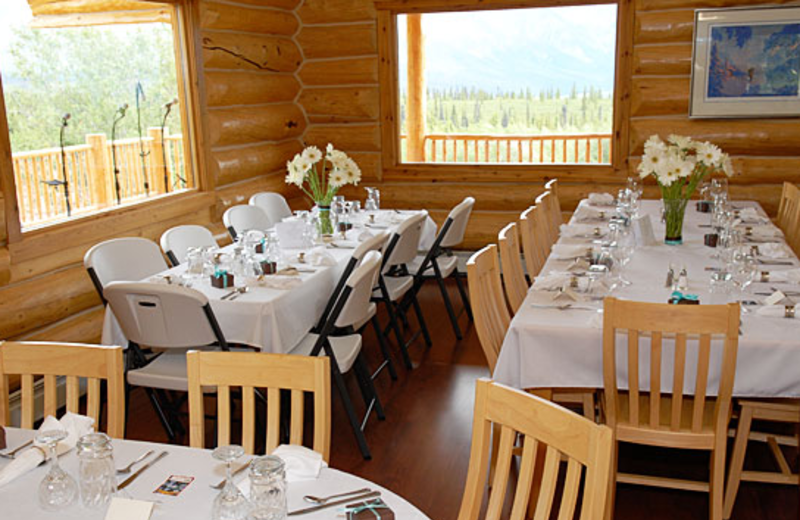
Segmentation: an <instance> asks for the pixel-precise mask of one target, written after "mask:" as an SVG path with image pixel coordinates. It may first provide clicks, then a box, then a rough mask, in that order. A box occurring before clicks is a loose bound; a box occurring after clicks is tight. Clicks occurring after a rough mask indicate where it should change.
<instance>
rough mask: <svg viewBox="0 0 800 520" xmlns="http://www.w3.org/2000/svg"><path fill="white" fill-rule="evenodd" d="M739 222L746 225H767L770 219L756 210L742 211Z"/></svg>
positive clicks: (740, 211) (743, 209) (744, 209)
mask: <svg viewBox="0 0 800 520" xmlns="http://www.w3.org/2000/svg"><path fill="white" fill-rule="evenodd" d="M739 220H741V221H742V223H744V224H766V223H768V222H769V219H768V218H767V217H765V216H763V215H761V214H760V213H759V212H758V211H756V208H742V209H740V210H739Z"/></svg>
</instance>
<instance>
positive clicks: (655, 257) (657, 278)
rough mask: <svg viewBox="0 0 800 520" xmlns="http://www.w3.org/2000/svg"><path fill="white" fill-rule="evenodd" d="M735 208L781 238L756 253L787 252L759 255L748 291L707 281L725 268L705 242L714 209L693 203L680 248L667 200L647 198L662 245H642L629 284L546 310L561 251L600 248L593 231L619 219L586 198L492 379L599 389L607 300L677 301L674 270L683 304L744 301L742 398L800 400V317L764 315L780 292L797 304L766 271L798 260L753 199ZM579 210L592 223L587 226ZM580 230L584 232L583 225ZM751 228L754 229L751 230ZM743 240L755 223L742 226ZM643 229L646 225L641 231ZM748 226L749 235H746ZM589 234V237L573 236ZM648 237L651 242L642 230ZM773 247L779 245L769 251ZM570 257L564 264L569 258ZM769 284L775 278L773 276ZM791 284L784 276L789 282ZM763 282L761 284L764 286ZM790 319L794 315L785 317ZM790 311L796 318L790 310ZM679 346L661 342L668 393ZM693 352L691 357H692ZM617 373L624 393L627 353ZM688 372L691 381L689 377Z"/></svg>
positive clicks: (691, 366) (643, 363)
mask: <svg viewBox="0 0 800 520" xmlns="http://www.w3.org/2000/svg"><path fill="white" fill-rule="evenodd" d="M733 205H734V208H738V209H737V210H736V211H740V210H741V211H744V210H745V208H753V210H748V211H750V212H751V213H755V214H756V216H757V221H758V224H757V227H759V228H762V230H763V231H765V232H766V234H767V235H774V236H775V238H770V239H767V240H763V239H760V240H755V239H753V240H752V244H746V245H748V246H750V247H753V246H755V251H758V248H759V247H762V248H764V249H766V247H765V246H764V244H765V242H767V241H771V242H774V243H776V244H782V246H774V247H777V248H785V251H786V254H785V258H780V259H775V258H774V257H766V256H761V255H760V253H757V256H756V262H757V264H758V266H757V269H758V270H759V271H758V273H759V274H758V276H757V277H756V279H755V281H754V282H753V283H752V284H750V285H749V286H746V288H745V290H744V292H743V293H741V292H739V291H738V290H737V289H735V288H734V289H732V290H731V291H728V292H721V291H719V286H718V285H716V286H715V287H712V281H711V278H712V276H713V275H714V274H715V273H719V272H721V271H724V269H723V267H722V265H721V262H720V261H719V259H718V253H719V249H718V248H715V247H710V246H707V245H705V240H704V237H705V235H706V234H710V233H713V231H714V230H713V229H712V226H711V216H710V213H707V212H701V211H698V209H699V207H698V206H696V204H695V203H694V201H691V202H690V203H689V205H688V206H687V210H686V215H685V219H684V224H683V243H682V244H680V245H667V244H665V243H664V241H663V237H664V224H663V222H662V221H661V208H662V205H661V201H658V200H643V201H641V207H640V210H639V211H640V215H641V217H642V218H644V217H647V219H648V220H649V222H650V226H649V227H650V228H652V230H653V233H652V236H654V237H655V238H656V239H657V240H656V243H652V241H650V243H649V245H643V244H644V243H646V242H644V241H643V242H642V244H641V245H637V247H636V248H635V250H634V253H633V255H632V257H631V258H630V261H629V263H628V264H627V265H626V266H624V267H623V268H622V273H623V276H624V278H625V279H626V281H627V282H630V284H629V285H623V284H617V286H616V287H614V288H613V289H612V290H611V291H610V292H609V293H607V294H605V295H601V296H600V297H596V298H588V299H587V300H588V301H581V302H580V303H574V304H572V303H565V304H552V305H548V304H544V305H543V304H542V301H543V298H547V296H546V291H543V290H540V289H539V287H540V286H541V283H540V280H543V279H544V278H545V277H547V276H551V275H552V273H554V272H562V273H563V272H568V269H569V266H570V263H571V261H572V259H570V258H569V255H564V252H565V251H568V250H569V248H570V247H574V246H575V245H576V244H581V243H582V244H584V245H587V246H588V247H594V246H593V244H594V243H596V242H602V239H597V240H593V238H592V236H591V235H594V234H597V235H602V234H604V233H606V232H607V230H608V224H609V222H608V218H609V217H610V216H613V215H614V213H615V210H614V208H613V207H610V208H609V207H594V206H593V205H592V204H590V203H589V200H588V199H585V200H583V201H581V202H580V204H579V206H578V210H576V212H575V213H574V214H573V217H572V218H571V220H570V221H569V223H568V224H565V225H562V227H561V234H560V238H559V240H558V242H557V243H556V244H555V245H554V246H553V248H552V252H551V253H550V255H549V257H548V258H547V261H546V262H545V265H544V266H543V268H542V270H541V273H540V275H539V276H537V277H536V281H535V282H534V283H533V285H532V286H531V288H530V289H529V292H528V294H527V296H526V298H525V300H524V301H523V303H522V305H521V306H520V308H519V310H518V311H517V313H516V314H515V315H514V317H513V319H512V320H511V324H510V327H509V329H508V331H507V333H506V335H505V338H504V341H503V344H502V347H501V350H500V354H499V357H498V361H497V364H496V366H495V369H494V374H493V377H494V379H495V380H496V381H498V382H501V383H504V384H507V385H510V386H513V387H516V388H521V389H533V388H577V389H597V388H603V330H602V329H603V319H602V306H603V301H602V296H613V297H616V298H621V299H628V300H635V301H643V302H656V303H668V301H669V300H670V298H671V297H672V296H673V291H674V287H673V286H671V285H670V284H669V283H668V272H669V270H670V268H671V267H672V269H673V274H674V275H675V277H678V276H679V274H680V272H681V271H683V270H684V269H685V274H686V280H685V282H686V283H687V286H686V287H685V288H684V290H683V291H682V292H681V294H680V296H679V297H680V298H682V297H683V296H684V295H688V297H690V298H696V299H697V301H699V303H700V304H701V305H703V304H721V303H727V302H732V301H741V302H742V306H741V309H742V310H741V326H740V330H739V338H738V339H739V341H738V357H737V364H736V375H735V383H734V395H735V396H739V397H790V398H791V397H800V372H798V370H797V367H799V366H800V313H797V315H796V316H793V317H791V316H790V317H789V318H788V319H787V317H785V316H784V309H783V305H784V304H785V303H788V302H781V303H780V304H779V305H777V306H776V305H773V306H772V308H771V309H766V310H774V311H776V312H774V313H773V312H764V311H765V307H766V305H767V304H768V303H770V302H765V299H767V298H768V297H769V295H771V294H774V293H775V291H776V290H777V289H780V290H781V291H782V292H783V293H784V294H785V295H786V296H787V298H789V301H792V302H793V301H798V302H800V299H798V296H800V285H798V284H797V283H789V282H786V281H783V282H777V281H772V282H770V281H768V280H769V274H764V273H775V272H777V271H782V270H783V271H785V270H789V269H797V268H798V266H800V261H798V258H797V257H796V256H795V254H794V253H792V252H791V250H790V249H789V248H788V246H786V245H785V242H784V240H783V238H782V234H781V233H780V231H779V230H777V228H775V227H774V225H773V224H772V223H771V222H770V221H769V219H768V218H767V217H766V213H765V212H764V211H763V209H762V208H761V207H760V206H759V205H758V204H757V203H755V202H752V201H735V202H733ZM581 214H583V216H584V217H588V219H587V220H586V221H583V222H582V221H581V218H580V216H581ZM580 226H582V228H580ZM747 227H750V228H751V229H749V230H747ZM740 228H741V230H742V232H743V233H742V234H743V235H745V236H744V240H745V241H747V242H750V241H751V239H750V238H749V237H748V236H747V234H748V233H749V232H751V231H752V226H744V225H741V226H740ZM575 229H588V230H590V231H591V232H590V233H589V235H583V234H580V233H575V232H574V231H575ZM641 229H647V226H643V227H642V228H641ZM745 230H746V231H745ZM576 236H577V237H583V238H576ZM644 236H647V235H646V234H645V235H644ZM770 247H773V246H770ZM565 257H566V258H565ZM773 278H778V276H777V275H774V274H773ZM783 278H785V277H783ZM762 280H763V281H762ZM786 314H789V313H788V311H787V313H786ZM792 314H793V313H792ZM647 342H649V338H644V337H643V338H642V339H641V343H640V344H641V345H643V346H646V345H647ZM673 346H674V342H672V343H670V340H668V339H666V338H665V343H664V354H663V358H662V359H664V360H665V362H664V366H663V368H662V388H663V389H664V390H665V391H668V390H667V389H669V388H671V387H672V377H671V375H672V359H673V357H674V350H673V348H672V347H673ZM694 348H695V351H692V349H691V348H690V350H689V354H688V355H687V356H688V357H687V377H686V380H685V390H686V391H691V390H693V388H694V384H695V381H694V376H693V374H694V373H695V372H696V369H695V367H696V362H697V355H696V346H695V347H694ZM640 352H641V354H640V369H639V374H640V378H642V382H641V386H642V388H643V389H649V363H650V361H649V349H647V348H645V349H641V348H640ZM721 352H722V341H721V340H720V339H716V340H715V341H713V342H712V358H711V365H710V366H711V367H712V368H711V370H710V373H709V382H708V385H709V389H710V392H711V389H714V388H716V387H717V386H718V383H719V375H720V374H719V371H720V362H719V360H720V359H721ZM692 355H694V359H692ZM618 356H619V358H618V360H617V367H618V372H619V374H618V376H619V378H620V379H619V384H620V387H621V388H626V382H625V381H626V379H627V375H626V373H625V370H626V369H625V367H627V353H626V349H618ZM690 375H691V377H690Z"/></svg>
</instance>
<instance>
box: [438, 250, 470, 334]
mask: <svg viewBox="0 0 800 520" xmlns="http://www.w3.org/2000/svg"><path fill="white" fill-rule="evenodd" d="M433 267H434V271H435V276H434V278H436V283H438V284H439V290H440V291H441V293H442V299H443V300H444V306H445V309H447V314H448V315H449V316H450V323H451V324H452V325H453V332H455V334H456V339H459V340H461V339H463V338H464V336H463V335H462V334H461V327H459V326H458V317H457V316H456V313H455V311H454V310H453V303H452V302H451V301H450V295H449V294H447V287H446V286H445V285H444V280H443V279H442V274H441V273H440V272H439V267H438V266H437V265H436V263H435V262H434V264H433Z"/></svg>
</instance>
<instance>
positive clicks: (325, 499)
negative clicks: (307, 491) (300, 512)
mask: <svg viewBox="0 0 800 520" xmlns="http://www.w3.org/2000/svg"><path fill="white" fill-rule="evenodd" d="M370 491H372V490H371V489H370V488H362V489H356V490H355V491H348V492H346V493H337V494H335V495H329V496H327V497H315V496H313V495H306V496H304V497H303V500H305V501H306V502H311V503H312V504H320V505H322V504H324V503H326V502H329V501H331V500H333V499H334V498H339V497H345V496H349V495H357V494H360V493H368V492H370Z"/></svg>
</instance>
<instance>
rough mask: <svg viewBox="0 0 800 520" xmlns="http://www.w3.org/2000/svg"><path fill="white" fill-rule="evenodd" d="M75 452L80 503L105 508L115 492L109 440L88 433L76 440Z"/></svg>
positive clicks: (96, 434)
mask: <svg viewBox="0 0 800 520" xmlns="http://www.w3.org/2000/svg"><path fill="white" fill-rule="evenodd" d="M77 451H78V458H79V460H80V465H79V470H78V481H79V483H80V489H81V502H82V503H83V505H84V506H86V507H90V508H93V507H102V506H105V505H106V504H108V501H109V500H111V497H112V496H113V495H114V493H116V492H117V470H116V466H114V450H113V447H112V446H111V439H110V438H109V437H108V435H106V434H105V433H88V434H86V435H84V436H83V437H81V438H80V439H79V440H78V444H77Z"/></svg>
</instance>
